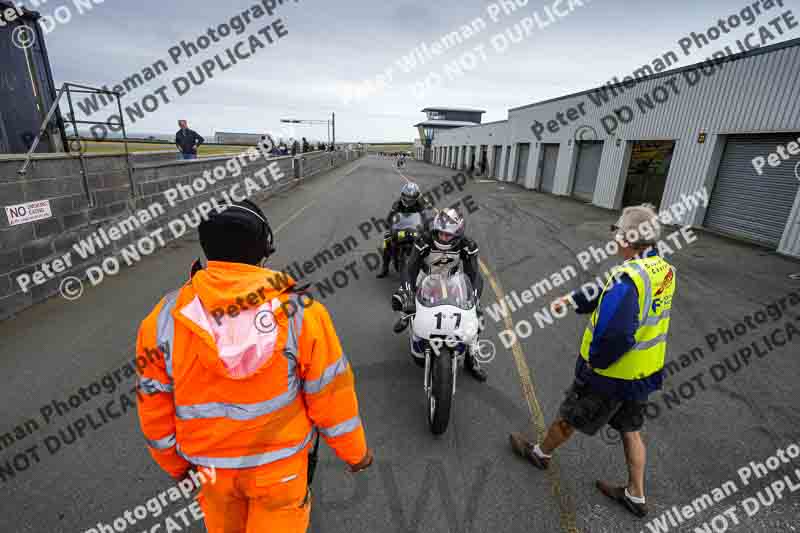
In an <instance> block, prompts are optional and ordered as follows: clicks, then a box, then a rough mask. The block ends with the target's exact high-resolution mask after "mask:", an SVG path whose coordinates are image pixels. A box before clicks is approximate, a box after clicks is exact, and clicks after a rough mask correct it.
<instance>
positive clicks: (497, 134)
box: [437, 40, 800, 256]
mask: <svg viewBox="0 0 800 533" xmlns="http://www.w3.org/2000/svg"><path fill="white" fill-rule="evenodd" d="M770 48H774V49H768V50H767V52H766V53H757V54H754V55H748V56H745V57H740V58H736V60H734V61H726V62H724V63H722V64H719V65H712V66H709V65H706V67H705V68H704V71H705V74H703V73H700V72H698V71H691V72H693V73H690V72H689V71H678V72H671V73H669V75H667V76H663V77H656V78H653V79H649V80H646V81H644V82H642V83H639V84H638V85H636V86H635V87H633V88H630V89H628V88H624V87H621V88H619V89H617V91H618V92H621V91H624V92H622V93H621V94H619V96H616V97H613V96H612V95H611V94H610V93H609V97H610V99H611V101H610V102H608V103H604V104H602V105H600V106H598V105H596V104H595V103H594V102H593V101H592V100H591V99H590V97H589V95H588V94H579V95H576V96H571V97H567V98H562V99H560V100H555V101H549V102H545V103H542V104H536V105H532V106H528V107H523V108H517V109H512V110H510V111H509V119H508V121H507V122H500V123H493V124H489V125H483V126H477V127H469V128H459V129H455V130H450V131H447V132H445V133H444V134H442V135H441V137H440V138H438V139H437V144H442V145H444V146H447V145H453V144H460V143H464V142H465V141H467V140H468V142H470V143H472V142H475V143H478V142H480V143H481V144H486V143H488V144H500V142H499V139H503V141H502V144H503V145H504V146H505V145H508V144H511V145H512V146H514V145H516V143H522V142H530V143H532V145H531V151H532V152H535V157H537V160H538V151H539V150H540V149H541V143H559V144H560V145H561V147H560V150H559V158H558V165H557V168H556V177H555V183H554V188H553V191H554V193H556V194H569V191H570V190H571V188H572V181H573V180H574V176H573V172H574V166H575V150H574V148H575V142H574V140H573V139H574V137H575V135H576V131H577V130H579V129H580V128H582V127H584V126H588V127H590V128H592V129H593V130H594V132H596V138H597V139H600V140H605V141H606V142H605V143H604V149H603V155H602V159H601V162H600V170H599V178H598V181H597V188H596V190H595V194H594V200H593V203H594V204H596V205H599V206H601V207H607V208H611V209H614V208H619V207H620V205H621V202H622V191H623V189H624V187H623V177H624V175H625V172H626V170H627V169H626V168H624V166H623V164H624V163H625V161H626V155H627V153H628V152H629V146H628V142H627V141H629V140H658V139H674V140H675V154H674V157H673V160H672V164H671V167H670V171H669V176H668V178H667V184H666V188H665V191H664V198H663V200H662V206H669V205H670V204H672V203H675V202H677V201H680V200H681V195H682V194H690V193H693V192H695V191H697V190H699V189H701V188H702V187H705V188H706V189H707V190H708V191H709V193H710V192H711V190H712V189H713V185H714V179H715V177H716V171H717V168H716V166H717V165H718V161H719V156H720V153H721V150H722V148H724V142H725V135H727V134H736V133H766V132H780V131H797V130H798V129H800V40H795V41H792V42H791V43H789V44H788V45H787V44H785V43H784V44H783V45H775V47H770ZM668 84H672V86H670V85H668ZM660 87H661V88H663V89H660ZM672 87H674V89H673V88H672ZM676 89H677V94H676V92H675V91H676ZM654 91H655V93H654ZM665 94H666V95H667V98H666V99H664V95H665ZM648 96H649V97H650V99H651V101H652V102H654V104H653V105H654V108H652V109H651V108H649V107H647V106H646V104H644V103H643V102H645V101H646V100H647V97H648ZM656 96H658V97H659V98H661V100H662V103H658V102H656V98H655V97H656ZM637 99H639V100H637ZM579 104H582V105H583V109H584V110H585V115H584V116H582V117H581V118H579V119H578V120H577V121H574V122H572V123H571V124H570V125H569V126H563V127H561V129H560V131H558V132H556V133H554V134H553V133H549V132H548V131H547V130H546V129H545V131H544V132H543V133H542V134H541V139H537V138H536V136H534V134H533V131H532V130H531V126H532V125H533V124H534V123H535V122H536V121H538V122H540V123H542V124H547V122H548V121H550V120H553V119H554V118H555V115H556V113H558V112H562V113H563V112H565V111H566V110H567V109H568V108H570V107H573V108H574V107H577V106H578V105H579ZM623 106H628V107H629V108H630V109H632V110H633V112H634V116H633V117H632V119H631V120H630V121H629V122H628V123H627V124H619V125H618V128H617V129H616V130H615V131H612V133H611V134H609V133H607V131H606V129H604V127H603V122H602V120H603V118H604V117H608V116H609V115H611V116H613V112H614V110H615V109H619V108H621V107H623ZM605 120H606V124H607V125H609V124H611V119H609V118H606V119H605ZM609 129H611V128H609ZM503 130H505V133H504V132H503ZM586 131H588V132H589V135H590V136H589V137H584V138H585V139H587V140H588V139H590V138H592V137H594V134H593V133H592V132H591V130H586ZM701 132H702V133H705V134H706V139H705V142H703V143H700V142H698V136H699V134H700V133H701ZM489 133H491V134H492V136H491V137H489ZM537 143H538V144H539V145H538V146H537ZM764 155H765V156H766V155H767V154H764ZM529 169H530V170H529V173H530V172H538V169H537V166H536V165H529ZM532 181H533V180H531V182H532ZM704 216H705V210H704V209H697V210H696V211H693V212H691V213H689V214H687V215H686V217H685V218H684V219H683V221H682V222H683V223H690V224H697V225H699V224H701V223H702V221H703V217H704ZM779 251H781V252H782V253H786V254H790V255H797V256H800V199H798V200H797V201H796V202H795V205H794V209H793V210H792V213H791V215H790V216H789V221H788V224H787V231H786V233H785V234H784V237H783V240H782V241H781V245H780V248H779Z"/></svg>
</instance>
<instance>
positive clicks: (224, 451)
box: [137, 261, 371, 533]
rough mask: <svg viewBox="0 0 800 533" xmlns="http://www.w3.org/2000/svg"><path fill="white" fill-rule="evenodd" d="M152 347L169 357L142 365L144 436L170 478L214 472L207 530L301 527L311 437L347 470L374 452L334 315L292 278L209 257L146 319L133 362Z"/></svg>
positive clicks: (205, 493)
mask: <svg viewBox="0 0 800 533" xmlns="http://www.w3.org/2000/svg"><path fill="white" fill-rule="evenodd" d="M270 280H272V281H270ZM275 280H282V282H280V283H275ZM252 293H255V294H260V295H261V296H263V297H264V298H263V299H262V298H260V299H259V300H258V301H255V300H253V299H250V301H254V302H255V304H254V305H251V304H248V299H247V295H249V294H252ZM219 309H225V310H230V311H231V312H230V313H226V315H225V316H224V317H223V318H222V319H219V313H218V312H216V313H214V314H212V312H213V311H214V310H219ZM152 347H158V350H159V351H160V353H161V354H162V355H163V358H157V359H156V361H155V363H153V364H148V365H147V366H145V367H144V368H143V369H141V370H140V380H139V390H138V399H139V418H140V422H141V427H142V431H143V432H144V436H145V438H146V439H147V445H148V448H149V451H150V454H151V455H152V456H153V458H154V459H155V460H156V461H157V462H158V464H159V465H160V466H161V468H163V469H164V470H165V471H166V472H167V473H169V474H170V475H171V476H172V477H173V478H176V479H180V478H181V477H183V476H184V475H186V473H187V471H188V470H189V469H190V468H192V467H214V468H216V470H217V480H216V482H215V483H214V484H213V485H211V484H207V485H204V486H203V488H202V490H201V494H200V497H199V499H200V503H201V506H202V509H203V512H204V515H205V522H206V527H207V528H208V531H209V532H210V533H216V532H223V531H225V532H229V531H236V532H242V533H245V532H248V533H249V532H254V531H259V532H266V531H269V532H280V533H292V532H304V531H306V530H307V528H308V524H309V514H310V499H308V498H307V496H308V489H307V472H308V450H309V448H310V446H311V444H312V442H313V441H314V437H315V431H316V430H318V431H319V432H320V434H321V435H322V437H323V438H324V439H325V440H326V442H327V443H328V444H329V445H330V446H331V447H332V448H333V450H334V451H335V452H336V454H337V455H338V457H339V458H340V459H342V460H343V461H345V462H346V463H348V464H349V465H351V466H352V465H357V464H359V463H360V462H363V461H364V460H365V458H366V457H367V456H368V453H367V446H366V439H365V435H364V429H363V427H362V423H361V419H360V417H359V411H358V401H357V399H356V393H355V388H354V378H353V372H352V369H351V367H350V364H349V362H348V359H347V357H346V355H345V354H344V353H343V351H342V347H341V345H340V343H339V339H338V337H337V335H336V331H335V330H334V328H333V324H332V322H331V318H330V316H329V315H328V312H327V310H326V309H325V307H324V306H323V305H322V304H321V303H319V302H315V301H314V302H312V301H311V300H310V298H309V297H308V296H303V295H302V294H301V293H298V292H296V291H295V290H294V280H292V278H290V277H289V276H285V275H283V274H278V273H276V272H273V271H271V270H267V269H264V268H260V267H256V266H251V265H247V264H243V263H228V262H221V261H209V263H208V267H207V268H206V269H203V270H199V271H198V272H197V273H196V274H194V276H193V277H192V279H191V280H190V281H189V282H188V283H186V284H185V285H184V286H183V287H181V288H180V289H179V290H176V291H173V292H171V293H169V294H167V295H166V296H165V297H164V298H163V299H162V300H161V302H159V304H158V305H157V306H156V307H155V309H153V311H152V312H151V313H150V315H148V316H147V318H145V320H144V321H143V322H142V324H141V327H140V329H139V336H138V339H137V355H145V353H146V352H147V353H148V354H152ZM315 428H316V429H315ZM370 457H371V456H370Z"/></svg>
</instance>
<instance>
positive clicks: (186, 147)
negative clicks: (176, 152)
mask: <svg viewBox="0 0 800 533" xmlns="http://www.w3.org/2000/svg"><path fill="white" fill-rule="evenodd" d="M204 142H206V140H205V139H203V137H201V136H200V134H198V133H197V132H196V131H194V130H192V129H189V128H186V129H185V130H183V129H180V130H178V133H176V134H175V144H176V145H177V146H178V148H179V149H180V151H181V153H183V154H196V153H197V147H198V146H200V145H201V144H203V143H204Z"/></svg>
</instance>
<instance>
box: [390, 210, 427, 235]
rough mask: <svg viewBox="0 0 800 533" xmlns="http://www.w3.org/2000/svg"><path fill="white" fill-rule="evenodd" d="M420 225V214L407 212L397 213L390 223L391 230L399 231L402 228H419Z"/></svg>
mask: <svg viewBox="0 0 800 533" xmlns="http://www.w3.org/2000/svg"><path fill="white" fill-rule="evenodd" d="M420 226H422V215H421V214H419V213H409V214H407V215H403V214H399V215H397V216H396V217H395V219H394V223H392V231H399V230H403V229H406V230H408V229H413V230H416V229H419V228H420Z"/></svg>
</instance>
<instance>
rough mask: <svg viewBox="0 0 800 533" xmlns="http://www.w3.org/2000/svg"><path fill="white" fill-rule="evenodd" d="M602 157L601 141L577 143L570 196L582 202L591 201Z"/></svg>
mask: <svg viewBox="0 0 800 533" xmlns="http://www.w3.org/2000/svg"><path fill="white" fill-rule="evenodd" d="M602 157H603V142H602V141H581V142H580V143H579V145H578V163H577V165H576V166H575V186H574V187H573V188H572V196H574V197H575V198H578V199H579V200H583V201H584V202H591V201H592V199H593V198H594V188H595V186H596V185H597V173H598V172H599V171H600V159H601V158H602Z"/></svg>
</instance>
